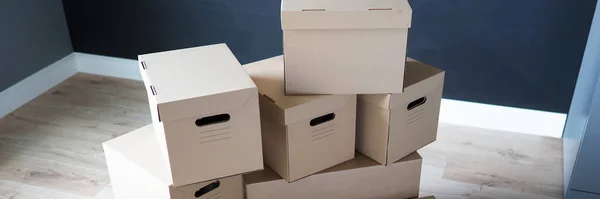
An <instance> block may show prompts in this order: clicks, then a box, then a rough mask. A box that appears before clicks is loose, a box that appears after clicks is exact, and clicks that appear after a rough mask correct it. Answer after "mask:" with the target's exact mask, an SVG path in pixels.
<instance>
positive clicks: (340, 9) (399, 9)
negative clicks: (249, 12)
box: [281, 0, 412, 30]
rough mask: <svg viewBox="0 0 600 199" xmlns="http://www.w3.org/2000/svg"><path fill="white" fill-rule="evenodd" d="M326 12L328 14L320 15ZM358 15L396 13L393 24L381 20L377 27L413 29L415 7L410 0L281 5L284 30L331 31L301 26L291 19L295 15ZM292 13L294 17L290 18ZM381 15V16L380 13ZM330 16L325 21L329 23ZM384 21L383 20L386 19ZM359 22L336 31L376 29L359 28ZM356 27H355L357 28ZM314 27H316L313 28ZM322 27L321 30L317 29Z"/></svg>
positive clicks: (286, 0)
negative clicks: (413, 7) (350, 13)
mask: <svg viewBox="0 0 600 199" xmlns="http://www.w3.org/2000/svg"><path fill="white" fill-rule="evenodd" d="M320 12H324V13H320ZM348 12H354V13H357V14H370V13H376V12H393V13H394V14H392V15H389V16H387V17H392V18H394V20H391V21H389V23H382V22H383V21H385V20H377V21H378V23H381V24H379V25H378V26H377V27H376V28H410V26H411V22H412V8H411V6H410V4H409V3H408V1H407V0H389V1H379V2H374V1H368V0H354V2H347V1H344V2H341V1H334V0H320V1H300V0H283V1H282V2H281V28H282V29H283V30H286V29H313V28H314V29H329V28H324V27H322V25H317V26H313V25H310V24H308V26H307V24H304V25H300V26H297V25H296V24H294V23H295V21H297V20H293V19H292V20H290V17H292V18H294V16H295V15H297V14H300V15H313V14H318V15H319V16H316V17H321V16H324V15H329V16H331V15H336V14H337V13H348ZM289 14H292V15H289ZM377 14H378V15H379V14H381V13H377ZM328 18H330V17H325V18H323V19H324V21H326V20H327V19H328ZM382 19H383V18H382ZM339 22H340V21H339V19H337V20H333V21H331V22H330V23H332V24H331V25H334V27H335V24H336V23H337V24H339ZM355 23H356V22H353V23H349V24H346V25H345V26H347V28H341V27H336V28H335V29H353V28H375V27H370V26H371V25H372V24H371V25H366V26H364V27H360V26H358V24H355ZM353 24H354V25H353ZM311 26H312V28H311ZM317 27H318V28H317Z"/></svg>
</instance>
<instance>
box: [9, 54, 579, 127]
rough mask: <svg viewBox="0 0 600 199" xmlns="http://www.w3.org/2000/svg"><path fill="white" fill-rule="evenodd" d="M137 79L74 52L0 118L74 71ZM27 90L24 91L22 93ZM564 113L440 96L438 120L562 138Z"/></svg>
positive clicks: (121, 65) (14, 98)
mask: <svg viewBox="0 0 600 199" xmlns="http://www.w3.org/2000/svg"><path fill="white" fill-rule="evenodd" d="M77 71H78V72H83V73H91V74H97V75H104V76H111V77H119V78H126V79H133V80H140V81H141V79H142V78H141V75H140V73H139V69H138V63H137V61H136V60H132V59H123V58H116V57H107V56H101V55H93V54H86V53H73V54H71V55H69V56H67V57H65V58H63V59H61V60H60V61H57V62H56V63H54V64H52V65H50V66H48V67H46V68H45V69H43V70H41V71H40V72H38V73H36V74H34V75H32V76H30V77H28V78H26V79H24V80H23V81H21V82H19V83H18V84H16V85H15V86H13V87H10V88H9V89H7V90H5V91H3V92H1V93H0V105H1V106H0V117H2V116H4V115H6V114H8V113H10V112H12V111H13V110H15V109H16V108H18V107H20V106H21V105H23V104H25V103H27V102H28V101H30V100H32V99H33V98H35V97H36V96H38V95H39V94H41V93H43V92H44V91H46V90H48V89H50V88H52V87H53V86H54V85H56V84H58V83H60V82H61V81H63V80H65V79H67V78H68V77H69V76H71V75H73V74H75V73H76V72H77ZM24 91H26V92H24ZM566 117H567V116H566V114H561V113H551V112H544V111H536V110H528V109H520V108H512V107H505V106H496V105H489V104H480V103H473V102H465V101H457V100H450V99H442V106H441V110H440V122H442V123H448V124H456V125H464V126H472V127H478V128H485V129H493V130H501V131H510V132H516V133H526V134H533V135H541V136H549V137H556V138H560V137H562V132H563V128H564V125H565V121H566Z"/></svg>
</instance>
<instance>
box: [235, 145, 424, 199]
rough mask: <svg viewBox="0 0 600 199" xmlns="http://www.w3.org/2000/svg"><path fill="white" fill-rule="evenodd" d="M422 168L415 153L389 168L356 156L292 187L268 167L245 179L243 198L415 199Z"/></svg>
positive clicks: (361, 156)
mask: <svg viewBox="0 0 600 199" xmlns="http://www.w3.org/2000/svg"><path fill="white" fill-rule="evenodd" d="M421 164H422V159H421V156H419V154H418V153H416V152H415V153H413V154H411V155H409V156H407V157H405V158H403V159H402V160H400V161H398V162H396V163H394V164H391V165H389V166H383V165H380V164H379V163H377V162H375V161H373V160H371V159H369V158H367V157H365V156H363V155H361V154H356V158H354V159H353V160H350V161H347V162H345V163H342V164H339V165H337V166H335V167H332V168H329V169H327V170H325V171H322V172H319V173H317V174H315V175H311V176H309V177H306V178H304V179H301V180H298V181H296V182H293V183H288V182H286V181H285V180H283V179H281V178H280V177H279V176H278V175H277V174H275V173H274V172H273V171H272V170H271V169H270V168H268V167H267V168H265V170H263V171H257V172H253V173H250V174H247V175H245V176H244V184H245V186H246V187H245V188H246V198H247V199H281V198H286V199H303V198H327V199H336V198H339V199H366V198H369V199H373V198H374V199H384V198H385V199H387V198H414V197H418V195H419V183H420V176H421Z"/></svg>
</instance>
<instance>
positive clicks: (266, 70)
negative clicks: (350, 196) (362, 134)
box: [244, 56, 356, 182]
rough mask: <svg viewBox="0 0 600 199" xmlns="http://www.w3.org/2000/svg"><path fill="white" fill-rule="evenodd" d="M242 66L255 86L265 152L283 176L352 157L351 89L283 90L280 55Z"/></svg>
mask: <svg viewBox="0 0 600 199" xmlns="http://www.w3.org/2000/svg"><path fill="white" fill-rule="evenodd" d="M244 68H245V69H246V71H247V72H248V74H249V75H250V77H252V80H254V82H255V83H256V85H257V86H258V91H259V93H260V98H259V99H260V100H259V101H260V112H261V122H262V124H261V126H262V139H263V142H264V144H263V151H264V156H265V157H264V158H265V162H266V164H267V165H269V166H270V167H271V168H273V170H275V172H277V173H278V174H279V175H280V176H282V177H283V178H284V179H286V180H287V181H290V182H291V181H294V180H298V179H300V178H302V177H306V176H308V175H311V174H314V173H317V172H319V171H322V170H324V169H327V168H329V167H332V166H334V165H336V164H339V163H342V162H344V161H346V160H350V159H352V158H354V149H355V147H354V144H355V128H356V123H355V121H356V95H305V96H286V95H285V94H284V92H283V58H282V57H281V56H278V57H273V58H270V59H266V60H262V61H258V62H254V63H250V64H246V65H244Z"/></svg>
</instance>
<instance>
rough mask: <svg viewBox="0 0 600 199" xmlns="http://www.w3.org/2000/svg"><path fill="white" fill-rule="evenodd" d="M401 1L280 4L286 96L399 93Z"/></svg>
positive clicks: (404, 10)
mask: <svg viewBox="0 0 600 199" xmlns="http://www.w3.org/2000/svg"><path fill="white" fill-rule="evenodd" d="M411 18H412V10H411V8H410V5H409V4H408V2H407V0H283V1H282V5H281V27H282V29H283V53H284V56H285V88H286V93H287V94H374V93H401V92H402V88H403V87H402V82H403V81H402V77H403V76H404V62H405V56H406V41H407V34H408V28H409V27H410V24H411Z"/></svg>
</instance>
